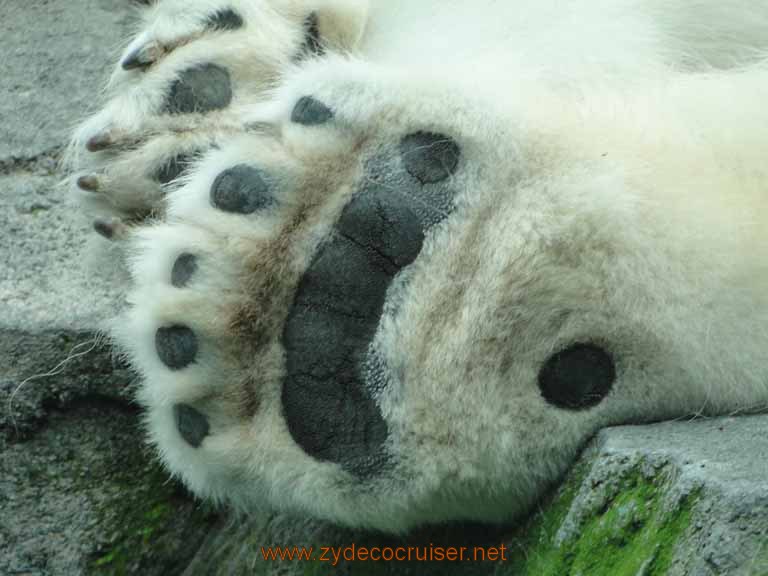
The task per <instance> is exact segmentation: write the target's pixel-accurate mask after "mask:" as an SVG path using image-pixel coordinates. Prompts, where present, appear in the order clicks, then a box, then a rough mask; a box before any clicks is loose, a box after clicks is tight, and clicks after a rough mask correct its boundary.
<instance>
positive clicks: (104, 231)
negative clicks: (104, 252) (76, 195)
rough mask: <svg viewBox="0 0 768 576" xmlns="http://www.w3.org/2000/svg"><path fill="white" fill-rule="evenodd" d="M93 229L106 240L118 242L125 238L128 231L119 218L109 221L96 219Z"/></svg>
mask: <svg viewBox="0 0 768 576" xmlns="http://www.w3.org/2000/svg"><path fill="white" fill-rule="evenodd" d="M93 229H94V230H96V232H98V233H99V234H101V235H102V236H104V238H106V239H107V240H119V239H121V238H123V237H125V235H126V232H127V231H128V228H127V227H126V226H125V224H124V223H123V221H122V220H120V219H119V218H112V219H111V220H102V219H101V218H98V219H96V220H94V221H93Z"/></svg>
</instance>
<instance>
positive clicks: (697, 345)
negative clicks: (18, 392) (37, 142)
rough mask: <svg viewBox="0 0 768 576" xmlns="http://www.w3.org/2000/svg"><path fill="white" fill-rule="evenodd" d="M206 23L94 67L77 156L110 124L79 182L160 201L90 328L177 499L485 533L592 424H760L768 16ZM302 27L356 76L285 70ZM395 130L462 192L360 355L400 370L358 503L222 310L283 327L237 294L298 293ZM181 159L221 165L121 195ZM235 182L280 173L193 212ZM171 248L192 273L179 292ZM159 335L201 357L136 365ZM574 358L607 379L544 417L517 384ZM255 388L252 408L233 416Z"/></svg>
mask: <svg viewBox="0 0 768 576" xmlns="http://www.w3.org/2000/svg"><path fill="white" fill-rule="evenodd" d="M226 4H227V5H233V6H234V7H236V8H237V9H238V10H241V11H242V13H243V14H244V15H245V16H246V20H247V22H248V25H247V26H246V27H245V28H244V29H243V30H240V31H236V32H232V33H227V34H224V33H215V34H205V33H203V32H201V30H200V29H199V22H200V21H201V18H204V16H205V15H206V14H209V13H210V12H211V11H212V10H215V9H216V8H217V7H219V6H223V4H222V3H220V2H219V1H218V0H205V1H203V0H195V2H189V1H185V2H182V1H181V0H164V1H163V2H160V3H159V4H157V5H156V6H155V7H153V8H152V9H151V10H149V11H147V13H146V18H145V20H144V27H143V29H142V32H141V33H140V34H139V35H138V36H137V37H136V39H135V40H134V41H133V43H132V44H131V46H130V47H129V48H128V50H131V49H133V48H135V47H136V46H139V45H143V43H146V42H149V41H154V42H158V43H159V44H160V45H163V46H171V47H176V48H175V49H174V50H171V51H169V52H168V54H167V55H165V56H164V57H163V59H162V62H160V63H159V64H158V65H157V66H156V67H154V68H153V70H152V71H150V72H148V73H145V74H144V75H141V74H139V73H137V72H124V71H121V70H118V71H117V72H116V73H115V74H114V76H113V78H112V81H111V84H110V90H111V92H110V94H112V100H110V102H109V103H108V104H107V106H106V107H105V108H104V109H103V111H102V112H100V113H99V114H97V115H96V116H95V117H94V118H93V119H91V120H90V121H89V122H87V123H85V124H84V126H83V128H82V129H81V130H80V131H79V132H78V135H77V136H76V139H75V140H76V145H75V147H77V146H78V145H81V144H82V142H84V141H85V140H86V139H87V138H88V137H90V136H91V135H92V134H93V133H96V132H98V131H101V130H103V129H105V128H106V129H110V130H114V131H115V133H117V134H119V135H120V136H121V137H126V138H129V139H130V138H138V139H139V140H140V141H141V145H140V146H139V147H138V148H136V149H135V150H133V151H132V152H129V153H126V154H124V155H122V156H120V157H118V159H117V160H114V159H113V158H112V157H111V156H110V157H107V156H105V155H104V154H102V153H100V154H97V155H96V156H95V159H93V160H87V161H82V162H85V163H84V164H81V166H84V169H85V170H86V171H90V170H98V171H99V172H100V173H101V172H103V173H104V174H105V175H106V178H107V179H108V178H112V180H113V181H115V180H117V181H119V182H116V183H115V184H114V186H113V187H112V188H111V189H112V190H113V192H111V193H108V194H107V196H110V195H111V196H112V197H113V203H114V204H116V205H117V206H118V207H121V208H124V209H131V208H132V207H134V206H141V205H144V206H146V205H149V206H151V207H157V206H160V207H162V210H163V211H164V213H165V216H166V218H167V221H166V222H165V223H160V224H158V223H155V224H152V225H150V226H149V227H146V228H143V229H140V230H139V231H138V232H137V233H136V234H135V238H134V240H133V241H132V244H131V246H132V254H133V256H132V260H131V262H132V272H133V276H134V279H135V281H136V287H135V288H134V289H133V290H132V292H131V295H130V299H129V300H130V304H131V307H130V308H129V310H128V311H127V312H126V314H125V315H124V316H123V317H121V318H119V319H117V320H116V321H115V322H114V328H113V334H114V336H115V339H116V341H117V342H118V344H119V345H120V347H121V349H122V350H124V351H125V353H126V354H127V355H128V357H129V358H130V360H131V362H132V363H133V365H134V366H135V367H136V368H137V369H138V370H139V372H140V373H141V375H142V376H143V381H144V383H143V385H142V387H141V389H140V392H139V399H140V400H141V401H142V403H143V404H144V405H145V406H146V407H147V429H148V433H149V436H150V439H151V441H152V442H153V443H154V444H155V445H157V447H158V449H159V451H160V454H161V457H162V459H163V461H164V462H165V463H166V465H167V466H168V468H169V469H170V470H171V471H172V472H173V473H174V474H177V475H179V476H180V477H181V478H183V479H184V481H185V482H186V483H187V484H188V485H189V486H190V487H191V488H192V489H193V490H194V491H195V492H197V493H199V494H201V495H204V496H207V497H211V498H213V499H215V500H219V501H228V502H230V503H232V504H234V505H235V506H237V507H240V508H244V509H248V510H254V509H256V510H260V509H262V508H263V507H265V506H266V507H273V508H277V509H290V510H298V511H300V512H303V513H306V514H310V515H313V516H317V517H320V518H325V519H329V520H332V521H336V522H340V523H344V524H348V525H359V526H367V527H375V528H378V529H382V530H387V531H402V530H406V529H408V528H411V527H413V526H415V525H418V524H420V523H423V522H427V521H443V520H449V519H455V518H470V519H476V520H484V521H502V520H508V519H510V518H512V517H514V516H516V515H518V514H521V513H523V512H525V511H526V510H527V509H529V508H530V506H531V505H532V503H533V502H534V501H535V500H536V498H538V497H539V496H540V495H541V494H542V493H543V491H544V490H545V489H546V488H547V487H548V486H549V485H551V484H552V483H553V482H554V481H556V480H557V478H559V477H560V475H561V474H562V473H563V472H564V471H565V469H566V468H567V467H568V466H569V465H570V463H571V462H572V461H573V459H574V458H575V456H576V454H577V452H578V450H579V449H580V447H581V446H582V445H583V443H584V442H585V441H586V440H587V439H588V438H589V437H590V436H591V435H592V434H594V432H595V431H596V430H598V429H599V428H600V427H603V426H606V425H612V424H620V423H627V422H640V421H650V420H658V419H663V418H672V417H678V416H683V415H688V414H697V413H708V414H715V413H730V412H738V411H742V410H755V409H761V408H763V409H764V408H766V407H767V406H768V362H766V360H767V358H766V352H765V351H766V350H768V329H766V326H768V265H767V264H766V262H768V258H766V256H768V231H767V230H766V226H765V223H766V222H768V201H767V200H766V198H768V197H767V196H766V186H767V185H768V168H766V167H767V166H768V164H767V163H766V161H765V151H766V150H768V107H766V106H765V102H766V101H768V64H766V62H768V60H766V52H765V51H766V48H768V4H765V3H764V2H763V3H761V2H754V1H748V0H726V1H722V0H721V1H719V2H715V1H714V0H667V1H663V0H593V1H591V2H582V1H577V0H539V1H536V2H533V1H530V2H529V1H515V2H495V1H492V0H481V1H477V0H471V1H470V0H421V1H414V0H377V1H374V2H372V5H371V7H370V11H369V12H368V19H367V22H366V21H365V15H366V3H365V2H362V1H361V2H354V1H353V0H345V1H344V2H333V3H331V2H325V3H322V4H319V3H310V2H307V3H304V2H300V1H298V0H292V1H291V2H288V1H285V2H274V3H270V2H253V1H249V2H245V1H243V2H240V1H236V2H231V1H229V2H227V3H226ZM313 10H316V11H318V12H319V15H320V23H321V33H322V34H323V36H324V37H325V38H327V39H328V40H329V44H330V45H331V46H332V47H334V48H335V49H336V50H350V51H352V52H354V55H331V56H328V57H327V58H325V59H323V60H320V61H317V62H310V63H305V64H301V65H296V64H293V63H291V62H290V55H291V54H292V53H293V51H294V49H295V47H296V46H297V44H299V43H300V31H301V25H302V22H303V21H304V18H305V17H306V14H308V13H310V12H312V11H313ZM363 24H365V27H364V26H363ZM358 42H359V44H358ZM209 61H214V62H219V63H220V64H221V65H223V66H225V67H226V68H227V69H228V70H230V71H231V72H232V73H233V75H234V77H235V78H236V80H237V82H236V85H235V92H236V98H235V101H234V103H233V105H232V106H231V107H230V108H228V109H227V110H224V111H221V112H216V113H213V114H210V115H206V116H205V117H186V116H184V117H178V118H173V117H172V118H167V117H163V116H161V115H160V116H158V105H159V104H158V102H161V101H162V97H163V94H164V93H165V92H164V91H165V90H166V89H167V86H168V85H169V83H170V82H171V81H172V79H173V78H175V74H177V73H178V72H179V71H180V70H183V69H184V68H185V67H186V66H188V65H190V64H194V63H200V62H209ZM278 79H279V80H281V82H280V84H279V86H278V85H277V80H278ZM307 94H311V95H313V96H315V97H316V98H318V99H319V100H321V101H322V102H324V103H326V104H327V105H329V106H330V107H331V108H332V109H333V110H334V112H335V118H334V121H333V123H332V124H331V125H329V126H320V127H303V126H296V125H292V124H291V123H290V122H289V115H290V111H291V109H292V107H293V105H294V103H295V102H296V100H297V99H298V98H299V97H301V96H304V95H307ZM414 130H434V131H438V132H443V133H446V134H450V135H452V136H453V137H454V138H455V139H456V140H457V141H458V142H459V143H460V144H461V149H462V160H461V161H462V168H461V170H460V171H458V172H457V173H456V174H455V175H454V176H453V182H452V185H454V186H455V187H456V188H457V189H459V190H461V194H460V196H459V197H458V198H457V210H456V213H455V214H454V215H452V216H451V217H449V218H448V219H446V220H445V222H444V223H443V224H441V225H439V226H437V227H435V228H434V229H432V230H430V231H429V233H428V235H427V239H426V243H425V246H424V249H423V251H422V253H421V255H420V257H419V258H418V259H417V261H416V262H415V263H414V264H413V265H412V266H411V267H409V268H408V270H407V271H406V272H404V274H407V277H408V282H407V283H404V282H403V283H400V282H396V283H395V285H394V286H393V287H392V288H391V289H390V293H389V298H388V304H387V307H386V309H385V312H386V313H385V315H384V316H383V318H382V320H381V323H380V325H379V329H378V333H377V335H376V338H375V340H374V343H373V346H374V347H375V348H376V349H377V350H378V351H379V352H380V354H381V355H382V356H383V357H384V358H385V359H386V361H387V363H388V365H389V366H390V367H391V368H393V370H392V372H393V373H394V374H397V375H398V379H397V380H396V381H395V382H393V383H392V385H391V386H390V387H389V388H387V389H386V390H385V391H384V392H383V393H382V394H381V395H380V396H378V397H377V399H376V400H377V402H378V403H379V406H380V407H381V409H382V412H383V414H384V416H385V418H386V419H387V421H388V424H389V428H390V432H391V434H390V438H389V443H388V449H389V450H390V452H391V454H393V455H394V456H395V462H396V465H395V468H394V470H392V471H390V472H388V473H386V474H384V475H382V476H380V477H377V478H376V479H374V480H369V481H366V482H363V483H361V482H359V481H358V480H356V479H355V478H354V477H352V476H351V475H349V474H348V473H346V472H344V471H343V470H341V468H339V467H338V466H336V465H333V464H328V463H321V462H318V461H315V460H313V459H312V458H310V457H309V456H307V455H306V454H305V453H304V452H303V451H302V450H301V449H299V447H298V446H297V445H296V444H295V443H294V442H293V440H292V439H291V436H290V434H289V433H288V430H287V427H286V424H285V422H284V420H283V418H282V415H281V406H280V386H281V382H282V375H283V360H282V358H283V351H282V347H281V343H280V341H279V338H277V337H272V339H271V340H270V341H269V345H267V346H265V347H264V348H263V349H262V350H260V351H259V352H258V354H256V355H253V356H249V355H247V354H245V353H243V352H242V350H247V346H244V344H246V343H243V342H241V341H240V340H238V337H239V336H238V334H237V333H236V332H234V331H233V330H232V326H233V320H235V319H234V318H233V314H235V313H236V312H237V311H240V310H242V309H243V305H248V306H250V309H253V310H256V312H257V316H258V314H259V313H263V314H264V315H266V316H269V315H275V317H277V316H278V315H279V314H282V313H284V312H285V310H286V306H288V305H289V304H290V302H289V300H286V299H287V298H288V297H289V296H288V295H282V296H275V299H274V302H270V303H269V305H270V306H271V308H267V307H266V306H267V303H266V302H264V303H261V302H259V301H254V300H253V293H252V292H250V290H251V289H252V288H253V287H254V286H258V287H263V286H264V285H265V283H268V282H274V283H282V284H284V285H295V282H296V280H297V278H298V277H299V276H300V275H301V273H302V271H303V270H305V269H306V266H307V263H308V262H309V259H310V258H311V255H312V254H313V253H314V251H315V250H316V248H317V246H318V245H319V243H320V242H322V240H323V238H325V237H326V236H327V233H328V231H329V230H330V228H331V227H332V225H333V222H334V221H335V219H336V218H338V215H339V213H340V211H341V210H342V209H343V207H344V205H345V204H346V202H348V200H349V198H350V195H351V193H352V192H353V191H354V189H355V185H356V183H357V182H358V180H359V178H360V177H361V176H362V161H363V160H364V159H365V158H366V157H367V155H370V154H371V153H372V151H373V150H375V149H377V146H380V145H382V144H386V143H388V142H390V143H391V142H395V141H397V138H399V137H400V136H401V135H402V134H405V133H408V132H410V131H414ZM201 142H214V143H217V144H218V145H219V149H217V150H213V151H211V152H210V153H208V154H207V155H206V156H205V158H203V160H201V161H200V162H199V163H198V164H197V166H196V167H195V168H194V170H192V171H191V172H190V173H189V174H188V175H187V176H185V177H183V178H182V179H180V180H179V181H178V182H177V183H175V185H174V186H172V187H170V188H169V191H168V192H169V196H168V200H167V203H166V200H165V198H164V197H163V196H162V195H161V194H160V192H159V191H158V190H157V189H156V188H151V190H152V192H151V194H149V195H147V194H146V193H143V192H142V190H144V189H145V188H144V186H138V185H137V182H145V181H146V177H147V175H148V174H150V173H151V172H152V171H153V170H156V168H157V167H158V165H159V164H158V162H161V160H159V159H158V158H159V157H161V156H166V157H167V156H170V155H172V154H174V153H176V152H178V151H179V150H187V149H191V148H192V147H193V146H194V145H199V144H200V143H201ZM161 151H164V152H163V154H161ZM241 162H249V163H255V164H258V165H259V166H260V167H263V168H265V169H266V170H267V171H268V172H269V173H270V174H275V175H277V177H276V181H275V182H276V184H275V190H276V193H277V194H278V198H279V203H278V206H277V207H276V208H275V209H274V210H271V211H269V212H267V213H265V214H256V215H248V216H243V215H231V214H226V213H222V212H219V211H216V210H214V209H213V208H212V207H211V205H210V202H209V199H208V194H209V190H210V186H211V183H212V182H213V180H214V179H215V178H216V176H217V174H219V173H220V172H221V171H222V170H224V169H226V168H227V167H230V166H233V165H236V164H238V163H241ZM131 170H134V171H135V172H134V173H135V174H136V178H131V177H130V176H129V175H130V173H131ZM142 178H145V180H142ZM146 186H150V185H146ZM392 193H393V194H398V193H401V192H400V191H398V190H392ZM142 194H144V195H143V196H142ZM300 214H301V215H302V218H304V219H303V220H302V225H301V226H298V227H297V228H296V229H295V230H293V229H290V228H289V225H290V224H291V223H293V222H297V221H299V218H298V215H300ZM288 233H290V235H291V236H290V238H291V244H290V245H289V246H285V245H283V244H280V243H279V240H280V238H281V234H288ZM188 250H193V251H194V252H195V253H197V254H199V255H200V260H201V265H200V269H199V270H198V272H197V274H196V276H195V281H194V282H193V283H192V284H191V285H190V286H189V287H186V288H183V289H178V288H173V287H172V286H171V285H170V280H169V274H170V269H171V267H172V265H173V262H174V260H175V258H176V257H177V256H178V255H179V254H180V253H182V252H183V251H188ZM254 255H258V256H259V258H261V260H258V259H256V260H254ZM280 298H282V299H283V300H281V299H280ZM262 304H263V305H262ZM269 317H271V316H269ZM173 323H184V324H185V325H188V326H190V327H191V328H193V330H194V331H195V333H196V334H197V335H198V336H199V338H200V340H201V345H200V353H199V355H198V356H199V357H198V359H197V362H196V363H195V364H193V365H192V366H190V367H188V368H185V369H184V370H181V371H178V372H170V371H169V370H168V369H167V368H166V367H165V366H164V365H163V364H162V363H161V362H160V360H159V359H158V358H157V354H156V351H155V348H154V333H155V331H156V329H157V328H158V327H160V326H163V325H167V324H173ZM579 341H597V342H600V343H602V344H604V345H605V346H607V347H608V348H610V350H611V351H612V354H613V355H614V356H615V358H616V359H617V367H618V379H617V382H616V384H615V385H614V389H613V391H612V392H611V394H610V395H609V396H608V397H607V398H605V399H604V400H603V402H602V403H601V404H599V405H598V406H596V407H594V408H592V409H590V410H583V411H567V410H563V409H560V408H556V407H553V406H551V405H549V404H547V403H546V402H545V401H544V399H543V398H542V396H541V394H540V391H539V389H538V386H537V382H536V379H537V374H538V370H539V368H540V366H541V365H542V364H543V363H544V362H545V361H546V359H547V358H548V357H550V356H551V355H552V354H553V353H554V352H556V351H558V350H560V349H562V348H563V347H564V346H567V345H568V344H570V343H573V342H579ZM249 379H250V381H256V382H257V383H258V387H257V390H256V395H257V396H258V401H259V408H258V411H257V413H256V415H255V416H254V417H253V418H252V419H250V420H243V418H242V417H240V416H239V415H238V406H239V402H241V400H242V398H241V394H242V388H243V382H245V381H246V380H249ZM254 379H255V380H254ZM177 402H192V403H196V404H197V405H199V406H201V407H203V408H204V411H205V413H206V414H207V415H208V416H209V420H210V422H211V429H212V433H211V435H210V436H209V437H207V438H206V439H205V441H204V442H203V444H202V445H201V446H200V447H199V448H197V449H194V448H192V447H190V446H188V445H187V444H186V443H184V441H183V440H182V439H181V438H180V436H179V434H178V432H177V431H176V429H175V425H174V422H173V418H172V415H171V407H172V405H173V404H175V403H177Z"/></svg>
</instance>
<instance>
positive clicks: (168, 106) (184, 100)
mask: <svg viewBox="0 0 768 576" xmlns="http://www.w3.org/2000/svg"><path fill="white" fill-rule="evenodd" d="M231 101H232V82H231V80H230V77H229V72H228V71H227V70H226V69H225V68H222V67H221V66H217V65H216V64H202V65H200V66H195V67H193V68H189V69H187V70H185V71H184V72H182V73H181V74H180V75H179V78H178V79H177V80H176V81H175V82H174V83H173V84H172V85H171V89H170V92H169V93H168V98H167V100H166V103H165V110H166V111H167V112H168V113H169V114H190V113H192V112H210V111H211V110H221V109H222V108H226V107H227V106H229V103H230V102H231Z"/></svg>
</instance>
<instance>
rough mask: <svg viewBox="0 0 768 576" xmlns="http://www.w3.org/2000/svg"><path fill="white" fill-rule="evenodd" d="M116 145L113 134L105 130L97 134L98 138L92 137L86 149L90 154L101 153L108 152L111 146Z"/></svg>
mask: <svg viewBox="0 0 768 576" xmlns="http://www.w3.org/2000/svg"><path fill="white" fill-rule="evenodd" d="M114 143H115V141H114V139H113V138H112V133H111V132H109V131H108V130H104V131H103V132H99V133H98V134H96V136H93V137H91V138H90V139H89V140H88V142H86V144H85V147H86V148H87V149H88V151H89V152H100V151H101V150H106V149H107V148H109V147H110V146H113V145H114Z"/></svg>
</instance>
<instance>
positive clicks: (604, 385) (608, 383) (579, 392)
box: [539, 344, 616, 410]
mask: <svg viewBox="0 0 768 576" xmlns="http://www.w3.org/2000/svg"><path fill="white" fill-rule="evenodd" d="M615 380H616V367H615V365H614V362H613V358H612V357H611V355H610V354H609V353H608V352H606V351H605V350H604V349H603V348H600V347H599V346H596V345H594V344H574V345H572V346H569V347H568V348H565V349H564V350H561V351H560V352H557V353H556V354H554V355H552V356H551V357H550V358H549V359H548V360H547V361H546V362H545V363H544V366H543V367H542V368H541V370H540V371H539V389H540V390H541V395H542V396H543V397H544V399H545V400H546V401H547V402H549V403H550V404H552V405H554V406H557V407H558V408H565V409H568V410H581V409H585V408H592V407H594V406H597V405H598V404H600V402H601V401H602V400H603V398H605V397H606V396H607V395H608V393H609V392H610V391H611V388H612V387H613V383H614V381H615Z"/></svg>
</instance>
